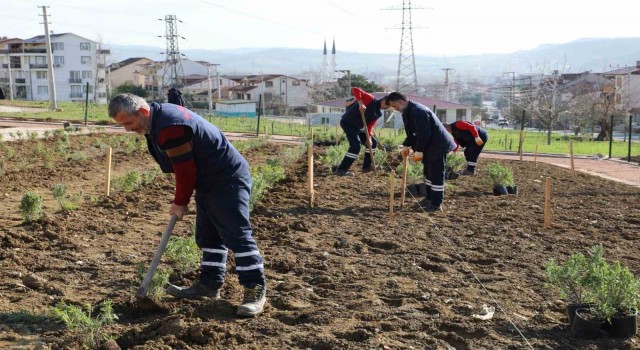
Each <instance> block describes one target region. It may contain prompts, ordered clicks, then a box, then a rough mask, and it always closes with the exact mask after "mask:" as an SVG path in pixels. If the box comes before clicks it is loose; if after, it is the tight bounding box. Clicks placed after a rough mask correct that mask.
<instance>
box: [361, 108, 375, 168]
mask: <svg viewBox="0 0 640 350" xmlns="http://www.w3.org/2000/svg"><path fill="white" fill-rule="evenodd" d="M360 117H362V126H363V127H364V134H365V135H366V136H367V142H368V143H369V146H367V147H368V148H369V155H370V156H371V165H372V166H373V173H374V174H376V160H375V158H374V157H373V148H371V134H369V128H367V118H365V117H364V111H362V110H361V111H360Z"/></svg>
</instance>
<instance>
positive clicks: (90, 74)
mask: <svg viewBox="0 0 640 350" xmlns="http://www.w3.org/2000/svg"><path fill="white" fill-rule="evenodd" d="M91 78H93V72H92V71H90V70H83V71H82V79H91Z"/></svg>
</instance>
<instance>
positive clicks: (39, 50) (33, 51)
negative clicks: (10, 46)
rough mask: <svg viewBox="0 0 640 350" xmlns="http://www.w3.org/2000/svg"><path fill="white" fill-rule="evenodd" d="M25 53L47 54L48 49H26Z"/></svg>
mask: <svg viewBox="0 0 640 350" xmlns="http://www.w3.org/2000/svg"><path fill="white" fill-rule="evenodd" d="M24 53H47V49H24Z"/></svg>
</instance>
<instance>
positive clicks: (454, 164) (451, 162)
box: [445, 153, 467, 175]
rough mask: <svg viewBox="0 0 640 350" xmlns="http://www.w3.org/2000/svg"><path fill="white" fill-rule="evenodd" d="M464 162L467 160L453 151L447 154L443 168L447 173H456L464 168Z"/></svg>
mask: <svg viewBox="0 0 640 350" xmlns="http://www.w3.org/2000/svg"><path fill="white" fill-rule="evenodd" d="M466 163H467V161H466V160H465V158H464V157H463V156H462V155H460V154H457V153H454V154H452V155H450V156H448V157H447V162H446V163H445V169H446V172H447V175H449V174H452V173H456V172H458V171H460V170H462V169H464V166H465V164H466Z"/></svg>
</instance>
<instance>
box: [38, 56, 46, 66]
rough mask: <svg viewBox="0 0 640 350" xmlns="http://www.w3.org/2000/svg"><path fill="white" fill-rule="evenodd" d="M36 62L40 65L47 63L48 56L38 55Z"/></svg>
mask: <svg viewBox="0 0 640 350" xmlns="http://www.w3.org/2000/svg"><path fill="white" fill-rule="evenodd" d="M36 64H37V65H39V66H42V65H45V64H47V58H46V57H44V56H36Z"/></svg>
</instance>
